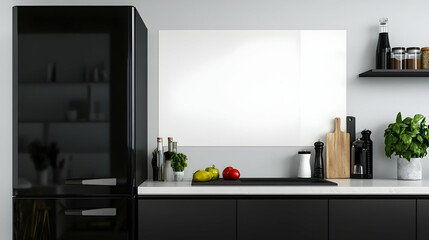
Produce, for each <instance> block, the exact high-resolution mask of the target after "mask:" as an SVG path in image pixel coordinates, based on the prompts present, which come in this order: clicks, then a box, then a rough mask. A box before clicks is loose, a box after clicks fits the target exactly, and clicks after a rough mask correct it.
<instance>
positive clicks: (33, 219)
mask: <svg viewBox="0 0 429 240" xmlns="http://www.w3.org/2000/svg"><path fill="white" fill-rule="evenodd" d="M13 207H14V223H13V224H14V228H13V229H14V239H15V240H21V239H23V240H24V239H58V240H60V239H61V240H69V239H70V240H71V239H73V240H76V239H79V240H93V239H106V240H110V239H112V240H113V239H115V240H131V239H134V236H133V232H134V231H133V229H131V228H133V227H134V225H133V221H132V219H133V218H134V217H135V216H133V213H134V212H135V211H134V210H135V209H134V200H132V199H67V198H66V199H28V198H27V199H19V198H15V199H14V201H13Z"/></svg>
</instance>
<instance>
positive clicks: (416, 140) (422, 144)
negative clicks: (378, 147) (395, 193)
mask: <svg viewBox="0 0 429 240" xmlns="http://www.w3.org/2000/svg"><path fill="white" fill-rule="evenodd" d="M384 138H385V145H386V147H385V153H386V156H387V157H389V158H391V156H392V155H393V154H395V155H396V156H397V157H398V165H397V169H398V179H400V180H420V179H422V166H421V162H420V159H421V158H423V157H424V156H426V154H427V149H428V147H429V135H428V126H427V125H426V118H425V117H424V116H423V115H421V114H416V115H414V117H413V118H411V117H407V118H405V119H402V116H401V113H400V112H399V113H398V115H397V116H396V121H395V122H394V123H391V124H389V126H388V128H387V129H386V130H385V131H384Z"/></svg>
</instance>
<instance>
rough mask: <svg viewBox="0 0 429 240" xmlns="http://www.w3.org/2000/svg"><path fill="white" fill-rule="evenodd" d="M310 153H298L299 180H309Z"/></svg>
mask: <svg viewBox="0 0 429 240" xmlns="http://www.w3.org/2000/svg"><path fill="white" fill-rule="evenodd" d="M310 158H311V152H310V151H299V152H298V159H299V168H298V177H299V178H311V167H310Z"/></svg>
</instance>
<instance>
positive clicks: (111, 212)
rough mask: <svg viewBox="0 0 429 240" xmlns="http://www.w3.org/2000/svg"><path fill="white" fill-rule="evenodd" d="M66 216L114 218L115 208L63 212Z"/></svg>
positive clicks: (67, 210)
mask: <svg viewBox="0 0 429 240" xmlns="http://www.w3.org/2000/svg"><path fill="white" fill-rule="evenodd" d="M64 214H65V215H66V216H91V217H97V216H100V217H102V216H116V208H97V209H87V210H79V209H66V210H65V211H64Z"/></svg>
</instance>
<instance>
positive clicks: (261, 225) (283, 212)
mask: <svg viewBox="0 0 429 240" xmlns="http://www.w3.org/2000/svg"><path fill="white" fill-rule="evenodd" d="M237 213H238V215H237V221H238V222H237V231H238V240H252V239H255V240H257V239H258V240H259V239H288V240H294V239H296V240H307V239H308V240H314V239H318V240H324V239H325V240H327V239H328V200H301V199H297V200H289V199H287V200H277V199H276V200H238V203H237Z"/></svg>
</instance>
